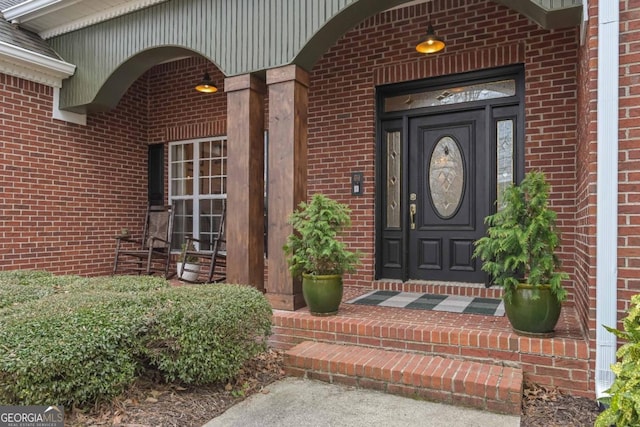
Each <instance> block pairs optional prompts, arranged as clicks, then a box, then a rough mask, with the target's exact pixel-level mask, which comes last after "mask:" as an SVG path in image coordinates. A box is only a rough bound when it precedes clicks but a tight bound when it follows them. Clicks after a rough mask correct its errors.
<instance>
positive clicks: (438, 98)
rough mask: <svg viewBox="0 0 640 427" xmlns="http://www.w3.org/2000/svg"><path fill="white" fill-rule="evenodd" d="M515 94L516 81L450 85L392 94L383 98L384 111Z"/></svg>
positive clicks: (458, 102)
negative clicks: (403, 93)
mask: <svg viewBox="0 0 640 427" xmlns="http://www.w3.org/2000/svg"><path fill="white" fill-rule="evenodd" d="M515 94H516V81H515V80H501V81H497V82H488V83H480V84H476V85H469V86H459V87H451V88H447V89H438V90H432V91H428V92H420V93H411V94H407V95H400V96H392V97H389V98H386V99H385V100H384V111H385V112H390V111H405V110H412V109H415V108H424V107H435V106H439V105H450V104H460V103H464V102H473V101H485V100H487V99H495V98H506V97H509V96H514V95H515Z"/></svg>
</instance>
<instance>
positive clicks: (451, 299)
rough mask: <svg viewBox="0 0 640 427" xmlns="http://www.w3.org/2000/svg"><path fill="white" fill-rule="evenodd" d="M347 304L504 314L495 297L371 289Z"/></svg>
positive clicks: (491, 314)
mask: <svg viewBox="0 0 640 427" xmlns="http://www.w3.org/2000/svg"><path fill="white" fill-rule="evenodd" d="M347 304H361V305H379V306H383V307H400V308H413V309H417V310H434V311H450V312H452V313H467V314H483V315H485V316H504V302H503V301H502V300H501V299H495V298H479V297H465V296H458V295H434V294H423V293H416V292H396V291H372V292H369V293H366V294H364V295H360V296H359V297H357V298H354V299H352V300H349V301H347Z"/></svg>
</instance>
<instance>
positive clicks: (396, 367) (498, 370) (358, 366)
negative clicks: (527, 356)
mask: <svg viewBox="0 0 640 427" xmlns="http://www.w3.org/2000/svg"><path fill="white" fill-rule="evenodd" d="M285 366H286V371H287V373H288V374H289V375H294V376H300V377H306V378H311V379H316V380H321V381H326V382H330V383H340V384H347V385H352V386H357V387H362V388H369V389H375V390H380V391H384V392H387V393H392V394H398V395H403V396H410V397H420V398H423V399H427V400H431V401H438V402H442V403H448V404H457V405H463V406H470V407H474V408H477V409H483V410H489V411H492V412H500V413H505V414H513V415H519V414H520V412H521V408H520V406H521V400H522V370H520V369H518V368H511V367H506V366H499V365H490V364H486V363H478V362H470V361H466V360H455V359H450V358H444V357H440V356H426V355H419V354H412V353H406V352H398V351H389V350H379V349H374V348H368V347H359V346H352V345H337V344H327V343H320V342H311V341H305V342H303V343H301V344H298V345H296V346H295V347H293V348H292V349H290V350H288V351H287V353H286V354H285Z"/></svg>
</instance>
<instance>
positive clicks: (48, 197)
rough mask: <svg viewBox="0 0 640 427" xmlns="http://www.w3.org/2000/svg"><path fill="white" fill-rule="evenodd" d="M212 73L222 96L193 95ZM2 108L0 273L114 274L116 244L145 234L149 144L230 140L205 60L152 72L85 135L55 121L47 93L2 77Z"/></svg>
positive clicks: (91, 119)
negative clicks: (124, 236)
mask: <svg viewBox="0 0 640 427" xmlns="http://www.w3.org/2000/svg"><path fill="white" fill-rule="evenodd" d="M205 70H207V71H209V73H210V75H211V77H212V78H213V79H214V81H215V82H216V84H217V85H218V88H219V92H218V93H216V94H202V93H199V92H197V91H195V90H194V86H195V84H196V83H197V82H198V81H200V80H201V79H202V76H203V74H204V71H205ZM0 98H1V99H2V102H3V111H2V116H1V118H2V126H1V127H0V165H1V166H2V169H0V171H1V172H0V177H1V178H2V180H1V181H0V182H1V183H2V185H0V197H1V202H0V217H1V218H2V223H1V224H0V269H2V270H10V269H18V268H25V269H45V270H48V271H51V272H53V273H69V274H71V273H75V274H84V275H96V274H108V273H110V272H111V269H112V266H113V251H114V248H115V240H114V239H113V236H115V235H116V234H118V233H119V231H120V230H121V229H122V228H128V229H129V230H131V231H132V232H136V230H140V231H141V229H142V224H143V220H144V211H145V208H146V203H147V144H150V143H151V144H153V143H165V142H169V141H174V140H185V139H193V138H200V137H205V136H211V135H222V134H225V133H226V96H225V95H224V79H223V76H222V74H221V73H220V71H219V70H218V69H217V68H216V67H215V66H214V65H212V64H211V63H209V62H208V61H206V60H205V59H203V58H188V59H184V60H180V61H175V62H171V63H166V64H161V65H158V66H156V67H153V68H152V69H151V70H149V71H148V72H147V73H145V74H144V75H143V76H141V77H140V78H139V79H138V80H137V81H136V82H135V83H134V84H133V85H132V87H130V88H129V90H128V91H127V92H126V93H125V95H124V96H123V97H122V99H121V100H120V102H119V104H118V106H117V107H116V108H115V109H114V110H112V111H110V112H107V113H98V114H90V115H89V116H88V117H87V126H80V125H75V124H69V123H66V122H62V121H58V120H53V119H51V109H52V99H53V97H52V89H51V88H49V87H46V86H43V85H39V84H35V83H31V82H28V81H25V80H22V79H18V78H13V77H10V76H6V75H1V74H0ZM165 152H167V151H166V150H165ZM165 172H166V174H168V169H165ZM166 188H168V186H167V183H166V182H165V189H166Z"/></svg>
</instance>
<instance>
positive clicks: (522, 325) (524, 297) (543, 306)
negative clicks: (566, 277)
mask: <svg viewBox="0 0 640 427" xmlns="http://www.w3.org/2000/svg"><path fill="white" fill-rule="evenodd" d="M538 289H539V290H540V298H539V299H537V300H534V299H533V287H532V286H531V285H526V284H520V285H518V289H516V290H515V291H514V292H513V298H512V299H511V302H510V303H509V302H507V301H506V300H505V302H504V309H505V311H506V313H507V317H508V318H509V322H511V326H512V327H513V330H514V331H515V332H516V333H518V334H521V335H527V336H536V337H550V336H552V335H553V330H554V328H555V327H556V323H558V318H559V317H560V309H561V308H562V304H561V303H560V302H559V301H558V300H557V299H556V297H555V296H554V295H553V294H552V293H551V288H550V287H549V286H539V287H538Z"/></svg>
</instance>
